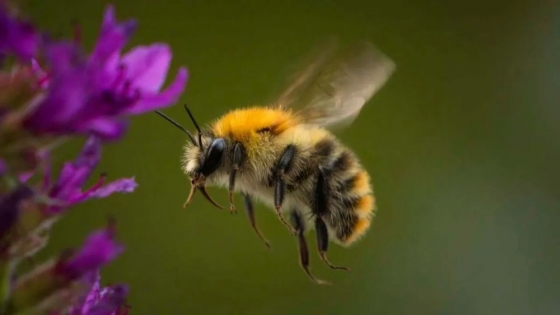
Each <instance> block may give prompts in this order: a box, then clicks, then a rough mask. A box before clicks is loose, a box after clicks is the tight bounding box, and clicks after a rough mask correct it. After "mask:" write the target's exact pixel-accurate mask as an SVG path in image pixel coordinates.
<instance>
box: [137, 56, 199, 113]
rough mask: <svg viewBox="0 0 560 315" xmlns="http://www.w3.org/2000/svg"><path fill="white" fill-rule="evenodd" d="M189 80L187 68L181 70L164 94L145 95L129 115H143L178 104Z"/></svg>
mask: <svg viewBox="0 0 560 315" xmlns="http://www.w3.org/2000/svg"><path fill="white" fill-rule="evenodd" d="M187 79H188V71H187V68H184V67H182V68H180V69H179V71H178V72H177V76H176V77H175V80H174V81H173V82H172V83H171V84H170V85H169V86H168V87H167V88H166V89H165V90H164V91H163V92H161V93H159V94H152V95H144V96H143V97H142V98H141V99H140V100H139V101H138V103H136V104H135V105H134V106H133V107H132V108H130V109H129V110H128V113H130V114H142V113H145V112H149V111H153V110H156V109H160V108H163V107H166V106H169V105H171V104H173V103H175V102H177V100H178V99H179V97H180V96H181V94H182V93H183V91H184V89H185V85H186V83H187Z"/></svg>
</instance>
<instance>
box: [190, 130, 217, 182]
mask: <svg viewBox="0 0 560 315" xmlns="http://www.w3.org/2000/svg"><path fill="white" fill-rule="evenodd" d="M203 139H204V140H203ZM191 150H193V151H194V154H192V155H190V156H191V157H192V159H191V160H189V153H187V154H186V155H187V159H186V167H185V170H186V171H187V174H188V175H189V176H190V177H191V180H192V181H193V183H194V184H196V185H199V184H201V185H204V181H205V180H206V178H208V176H210V175H211V174H212V173H214V172H215V171H216V170H217V169H218V167H219V166H220V164H221V163H222V158H223V156H224V152H225V150H226V140H225V139H224V138H214V137H212V136H201V137H199V142H198V143H197V144H194V147H191Z"/></svg>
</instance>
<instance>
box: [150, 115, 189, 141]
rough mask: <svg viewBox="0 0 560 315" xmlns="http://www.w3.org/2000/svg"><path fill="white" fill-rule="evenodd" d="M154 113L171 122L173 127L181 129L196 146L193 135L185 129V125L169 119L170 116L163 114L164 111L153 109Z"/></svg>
mask: <svg viewBox="0 0 560 315" xmlns="http://www.w3.org/2000/svg"><path fill="white" fill-rule="evenodd" d="M155 112H156V114H158V115H160V116H161V117H163V119H165V120H167V121H168V122H170V123H172V124H173V125H174V126H175V127H177V128H179V129H180V130H181V131H183V132H184V133H186V134H187V136H188V137H189V139H190V140H191V142H192V143H193V144H194V145H195V146H196V141H195V140H194V137H193V136H192V135H191V133H190V132H188V130H187V129H185V127H183V126H181V125H180V124H179V123H178V122H176V121H175V120H173V119H171V117H169V116H167V115H165V114H164V113H162V112H160V111H159V110H156V111H155Z"/></svg>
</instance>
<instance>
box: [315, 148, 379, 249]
mask: <svg viewBox="0 0 560 315" xmlns="http://www.w3.org/2000/svg"><path fill="white" fill-rule="evenodd" d="M315 150H316V152H317V153H320V154H319V155H320V156H321V155H322V156H323V157H324V158H323V159H321V160H320V164H319V168H320V170H321V172H322V173H323V174H324V178H325V181H326V184H327V185H326V187H327V190H328V191H325V192H324V193H325V194H326V196H327V199H326V204H325V205H323V206H321V207H319V209H323V210H322V211H321V210H319V211H321V212H320V213H319V215H321V217H322V218H323V219H324V220H325V221H326V223H327V225H328V226H330V228H331V230H332V232H333V234H334V235H333V236H335V237H336V241H337V242H338V243H341V244H342V245H350V244H351V243H353V242H354V241H356V240H357V239H358V238H359V237H360V236H362V235H363V234H364V233H365V232H366V231H367V229H368V228H369V226H370V223H371V219H372V216H373V213H374V210H375V200H374V196H373V191H372V189H371V185H370V178H369V175H368V173H367V172H366V171H365V170H364V169H363V167H362V166H361V165H360V163H359V161H358V159H357V158H356V156H355V155H354V153H353V152H352V151H350V150H349V149H348V148H345V147H343V146H342V145H340V144H339V143H337V142H336V140H334V139H332V138H330V137H327V138H325V139H323V140H321V141H319V142H318V143H317V144H316V145H315ZM318 194H321V192H318ZM316 197H317V196H316ZM314 200H317V198H314ZM312 202H315V201H312Z"/></svg>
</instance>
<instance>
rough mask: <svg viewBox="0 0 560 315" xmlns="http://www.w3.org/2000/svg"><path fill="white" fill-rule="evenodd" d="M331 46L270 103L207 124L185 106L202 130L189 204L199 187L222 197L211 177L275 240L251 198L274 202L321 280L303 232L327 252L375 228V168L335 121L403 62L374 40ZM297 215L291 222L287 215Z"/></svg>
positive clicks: (190, 167) (189, 154)
mask: <svg viewBox="0 0 560 315" xmlns="http://www.w3.org/2000/svg"><path fill="white" fill-rule="evenodd" d="M334 47H335V46H334V45H329V46H328V47H326V48H325V47H323V49H322V50H321V51H320V53H319V54H317V55H315V57H314V58H313V59H312V61H311V62H309V63H307V65H306V66H305V67H304V68H303V70H302V71H300V72H298V73H296V75H295V76H294V77H293V78H292V79H291V81H290V82H291V84H289V85H288V86H287V87H286V88H285V89H284V90H283V93H281V94H280V96H279V97H277V99H276V101H275V102H273V103H271V105H269V106H253V107H248V108H240V109H234V110H232V111H230V112H228V113H226V114H225V115H223V116H222V117H220V118H218V119H217V120H216V121H214V122H213V123H212V124H211V125H210V126H209V128H207V129H204V130H203V129H201V128H200V127H199V125H198V124H197V122H196V120H195V118H194V117H193V114H192V112H191V111H190V110H189V108H188V107H187V105H185V109H186V111H187V113H188V115H189V117H190V119H191V121H192V122H193V124H194V126H195V128H196V130H197V135H196V137H195V136H193V135H192V134H191V133H189V132H188V131H187V130H186V129H185V128H183V127H181V126H180V125H179V124H177V123H176V122H175V121H173V120H172V119H171V118H169V117H168V116H166V115H165V114H163V113H161V112H159V111H158V112H157V113H158V114H159V115H161V116H162V117H163V118H165V119H167V120H168V121H169V122H171V123H173V124H174V125H175V126H176V127H178V128H180V129H181V130H183V132H185V133H186V134H187V135H188V137H189V141H188V142H187V144H186V145H185V147H184V155H183V171H184V172H185V174H186V175H188V177H189V178H190V179H191V185H192V186H191V190H190V193H189V196H188V198H187V201H186V202H185V205H184V206H186V205H187V204H188V203H189V202H190V200H191V199H192V197H193V195H194V193H195V192H196V191H197V190H199V191H200V192H201V193H202V195H203V196H204V197H205V198H206V199H208V200H209V201H210V202H211V203H212V204H214V205H215V206H217V207H219V208H222V209H223V207H221V206H220V205H219V204H217V203H216V202H215V201H214V200H213V199H212V198H211V197H210V196H209V195H208V193H207V191H206V189H205V187H206V186H221V187H225V188H227V189H228V192H229V203H230V205H229V210H230V211H231V212H233V213H234V212H236V209H235V205H234V201H233V195H234V192H239V193H240V194H241V195H242V196H243V199H244V204H245V210H246V213H247V215H248V218H249V221H250V224H251V226H252V228H253V229H254V231H255V232H256V233H257V235H258V236H259V237H260V238H261V239H262V240H263V242H264V243H265V245H266V246H267V247H268V246H269V243H268V241H267V240H266V238H265V237H264V236H263V234H262V233H261V232H260V230H259V228H258V227H257V225H256V222H255V215H254V211H253V199H255V198H256V199H258V200H260V201H261V202H263V203H265V204H267V205H268V206H270V207H271V208H272V209H274V210H275V212H276V214H277V215H278V218H279V219H280V221H281V222H282V223H283V224H284V225H285V226H286V227H287V228H288V229H289V230H290V231H291V233H292V234H294V235H295V236H296V237H297V239H298V247H299V260H300V264H301V266H302V268H303V270H304V271H305V273H306V274H307V275H308V276H309V278H311V280H313V281H314V282H316V283H319V284H328V282H327V281H324V280H320V279H318V278H316V277H315V276H314V275H313V274H312V273H311V272H310V270H309V251H308V246H307V242H306V240H305V233H306V232H307V231H308V230H311V229H313V228H314V229H315V232H316V237H317V247H318V252H319V256H320V258H321V259H322V261H323V262H324V263H326V264H327V265H328V266H329V267H330V268H332V269H343V270H348V271H349V269H348V268H346V267H341V266H335V265H333V264H332V263H330V262H329V260H328V259H327V249H328V245H329V241H333V242H335V243H338V244H339V245H342V246H345V247H346V246H349V245H350V244H352V243H354V242H355V241H356V240H358V239H359V238H360V237H361V236H363V234H364V233H365V232H366V231H367V230H368V228H369V226H370V224H371V220H372V218H373V215H374V214H375V210H376V206H375V199H374V195H373V190H372V186H371V183H370V177H369V175H368V172H367V171H366V170H365V169H364V168H363V167H362V165H361V164H360V161H359V159H358V157H357V156H356V155H355V154H354V152H353V151H352V150H351V149H349V148H348V147H346V146H345V145H344V144H342V143H341V142H340V141H339V140H338V139H337V138H336V137H335V136H334V135H333V133H331V131H329V130H328V129H327V128H332V127H344V126H348V125H349V124H350V123H351V122H352V121H353V120H354V119H355V118H356V116H357V115H358V113H359V112H360V110H361V109H362V107H363V106H364V104H365V103H366V102H367V101H368V100H369V99H370V98H371V97H372V96H373V95H374V94H375V93H376V92H377V91H378V90H379V89H380V88H381V87H382V86H383V85H384V84H385V82H386V81H387V80H388V78H389V77H390V76H391V74H392V73H393V72H394V70H395V64H394V62H393V61H392V60H391V59H389V58H388V57H387V56H386V55H384V54H383V53H382V52H380V51H379V50H378V49H377V48H375V47H374V46H373V45H372V44H371V43H368V42H360V43H358V44H357V45H355V46H354V47H352V48H351V49H348V50H346V51H345V52H343V53H336V50H335V49H334ZM284 214H286V215H287V216H288V217H289V221H290V223H289V222H288V220H286V219H285V218H284Z"/></svg>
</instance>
